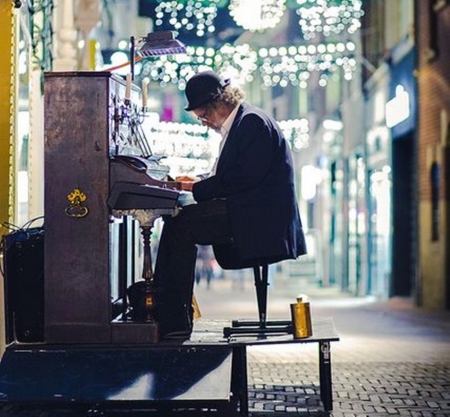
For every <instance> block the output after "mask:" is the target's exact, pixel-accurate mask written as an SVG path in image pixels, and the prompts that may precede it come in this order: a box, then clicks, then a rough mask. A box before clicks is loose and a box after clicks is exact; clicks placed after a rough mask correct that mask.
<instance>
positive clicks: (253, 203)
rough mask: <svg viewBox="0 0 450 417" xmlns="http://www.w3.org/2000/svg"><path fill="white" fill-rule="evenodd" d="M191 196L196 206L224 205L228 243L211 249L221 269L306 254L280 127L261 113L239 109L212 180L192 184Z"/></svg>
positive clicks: (291, 169) (290, 163) (288, 156)
mask: <svg viewBox="0 0 450 417" xmlns="http://www.w3.org/2000/svg"><path fill="white" fill-rule="evenodd" d="M193 195H194V198H195V200H196V201H197V202H201V201H205V200H210V199H214V198H224V199H226V205H227V210H228V215H229V218H230V222H231V228H232V234H233V240H232V243H230V244H227V245H215V246H214V252H215V255H216V258H217V261H218V262H219V264H220V265H221V266H222V267H223V268H225V269H234V268H243V267H250V266H254V265H255V264H258V263H259V264H261V263H264V262H266V263H274V262H278V261H281V260H283V259H295V258H297V257H298V256H299V255H302V254H305V253H306V245H305V237H304V234H303V229H302V224H301V220H300V215H299V210H298V205H297V199H296V195H295V187H294V166H293V161H292V155H291V152H290V149H289V146H288V143H287V142H286V140H285V138H284V136H283V133H282V132H281V129H280V127H279V126H278V124H277V123H276V122H275V120H274V119H273V118H272V117H270V116H269V115H267V114H266V113H265V112H264V111H263V110H261V109H259V108H257V107H254V106H251V105H249V104H247V103H242V104H241V105H240V107H239V109H238V112H237V115H236V117H235V119H234V122H233V124H232V126H231V129H230V132H229V134H228V138H227V140H226V143H225V146H224V147H223V150H222V152H221V155H220V158H219V160H218V163H217V168H216V173H215V175H212V176H210V177H209V178H206V179H204V180H202V181H200V182H198V183H196V184H195V185H194V187H193Z"/></svg>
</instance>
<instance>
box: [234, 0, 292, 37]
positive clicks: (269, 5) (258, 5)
mask: <svg viewBox="0 0 450 417" xmlns="http://www.w3.org/2000/svg"><path fill="white" fill-rule="evenodd" d="M285 3H286V0H231V1H230V6H229V9H230V15H231V16H232V17H233V19H234V20H235V22H236V23H237V24H238V25H239V26H241V27H243V28H244V29H245V30H249V31H250V32H256V31H263V30H265V29H270V28H274V27H275V26H276V25H277V24H278V23H279V21H280V19H281V17H282V16H283V14H284V9H285Z"/></svg>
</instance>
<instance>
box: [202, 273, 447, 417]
mask: <svg viewBox="0 0 450 417" xmlns="http://www.w3.org/2000/svg"><path fill="white" fill-rule="evenodd" d="M280 287H282V288H280ZM296 291H297V288H295V287H294V288H285V287H284V286H283V285H275V286H274V287H273V288H270V289H269V302H268V316H269V318H283V317H284V318H286V317H287V314H288V311H289V309H288V307H289V303H291V302H293V301H294V299H295V296H296V294H297V293H298V291H297V292H296ZM301 292H305V293H306V294H308V295H309V296H310V297H311V312H312V317H313V319H314V318H319V317H332V318H333V319H334V322H335V325H336V328H337V331H338V333H339V336H340V341H339V342H335V343H332V344H331V357H332V373H333V399H334V402H333V412H332V413H331V414H330V415H331V416H333V417H363V416H411V417H431V416H439V417H444V416H445V417H448V416H450V314H448V313H440V314H435V313H431V312H424V311H420V310H418V309H416V308H413V307H412V301H411V300H403V299H393V300H389V301H388V302H386V303H380V302H374V301H373V300H369V299H356V298H351V297H347V296H344V295H342V294H339V293H338V292H336V291H333V290H329V289H315V288H302V291H301ZM197 297H198V299H199V303H200V307H201V309H202V312H203V315H204V316H208V317H210V316H211V315H213V316H217V317H226V316H227V315H229V314H230V313H229V312H233V318H237V317H244V318H246V317H248V316H251V317H254V315H255V314H256V302H255V301H254V297H255V294H254V289H253V286H252V285H251V280H246V281H245V286H244V287H243V289H238V288H237V287H236V285H233V283H232V282H213V284H212V286H211V289H210V290H209V291H208V290H206V289H204V288H202V287H201V285H200V286H199V287H198V289H197ZM248 352H249V357H248V362H249V384H250V385H251V387H250V394H249V395H250V411H251V415H252V416H253V417H256V416H258V417H262V416H275V415H278V414H280V415H282V414H283V415H286V413H291V414H292V415H300V416H325V415H328V414H327V413H325V412H324V411H323V407H322V404H321V402H320V397H319V376H318V358H317V356H318V355H317V346H316V345H306V344H305V345H297V344H296V345H280V346H277V347H276V348H274V347H271V346H262V347H254V346H253V347H250V348H249V349H248Z"/></svg>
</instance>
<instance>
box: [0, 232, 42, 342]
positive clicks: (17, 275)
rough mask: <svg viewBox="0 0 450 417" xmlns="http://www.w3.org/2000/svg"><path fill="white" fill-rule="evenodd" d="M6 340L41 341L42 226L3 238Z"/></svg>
mask: <svg viewBox="0 0 450 417" xmlns="http://www.w3.org/2000/svg"><path fill="white" fill-rule="evenodd" d="M2 250H3V267H4V271H3V272H4V288H5V314H6V320H5V323H6V342H7V343H11V342H13V341H17V342H23V343H35V342H43V341H44V228H43V227H33V228H28V229H19V230H15V231H13V232H11V233H9V234H7V235H4V236H3V239H2Z"/></svg>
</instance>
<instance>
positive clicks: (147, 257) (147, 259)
mask: <svg viewBox="0 0 450 417" xmlns="http://www.w3.org/2000/svg"><path fill="white" fill-rule="evenodd" d="M152 227H153V224H152V225H150V226H148V225H144V226H141V229H142V236H143V241H144V266H143V269H142V278H143V279H144V280H145V309H146V316H145V322H146V323H156V320H155V316H154V312H155V292H156V291H155V282H154V278H153V269H152V255H151V247H150V236H151V234H152Z"/></svg>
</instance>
